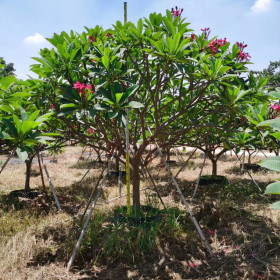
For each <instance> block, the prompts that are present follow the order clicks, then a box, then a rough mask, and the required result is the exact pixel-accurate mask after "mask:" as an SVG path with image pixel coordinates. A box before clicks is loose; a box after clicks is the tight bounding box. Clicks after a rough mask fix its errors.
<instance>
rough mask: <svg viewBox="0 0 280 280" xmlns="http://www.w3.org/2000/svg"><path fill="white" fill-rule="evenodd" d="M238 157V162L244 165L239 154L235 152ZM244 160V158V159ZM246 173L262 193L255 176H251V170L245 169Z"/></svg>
mask: <svg viewBox="0 0 280 280" xmlns="http://www.w3.org/2000/svg"><path fill="white" fill-rule="evenodd" d="M234 153H235V155H236V157H237V158H238V160H239V161H240V163H241V164H242V161H241V159H240V158H239V157H238V154H237V153H236V152H235V151H234ZM243 158H244V157H243ZM245 170H246V172H247V173H248V175H249V177H250V178H251V180H252V181H253V183H254V184H255V185H256V186H257V187H258V189H259V191H262V189H261V188H260V186H259V185H258V183H257V182H256V181H255V180H254V178H253V176H252V175H251V173H250V172H249V170H248V169H247V168H245Z"/></svg>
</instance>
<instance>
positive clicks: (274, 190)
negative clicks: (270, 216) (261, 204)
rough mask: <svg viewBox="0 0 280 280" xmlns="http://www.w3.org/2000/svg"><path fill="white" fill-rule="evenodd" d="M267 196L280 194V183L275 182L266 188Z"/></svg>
mask: <svg viewBox="0 0 280 280" xmlns="http://www.w3.org/2000/svg"><path fill="white" fill-rule="evenodd" d="M265 194H280V182H275V183H272V184H270V185H268V186H267V187H266V190H265Z"/></svg>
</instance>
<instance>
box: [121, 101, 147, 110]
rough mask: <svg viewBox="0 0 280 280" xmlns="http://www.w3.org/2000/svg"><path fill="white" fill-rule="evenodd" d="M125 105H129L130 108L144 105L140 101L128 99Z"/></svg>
mask: <svg viewBox="0 0 280 280" xmlns="http://www.w3.org/2000/svg"><path fill="white" fill-rule="evenodd" d="M125 107H131V108H134V109H137V108H142V107H144V105H143V104H142V103H140V102H136V101H130V102H128V104H127V105H126V106H125Z"/></svg>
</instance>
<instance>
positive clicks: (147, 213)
mask: <svg viewBox="0 0 280 280" xmlns="http://www.w3.org/2000/svg"><path fill="white" fill-rule="evenodd" d="M126 210H127V207H126V206H123V207H121V209H120V208H119V209H117V210H115V212H114V217H115V222H116V223H117V224H124V223H127V224H129V225H130V226H144V227H150V225H151V224H152V223H154V222H159V221H160V220H161V214H160V212H159V210H158V209H156V208H153V207H151V206H145V205H144V206H141V207H140V213H139V214H138V215H137V216H135V215H133V214H131V216H127V214H126Z"/></svg>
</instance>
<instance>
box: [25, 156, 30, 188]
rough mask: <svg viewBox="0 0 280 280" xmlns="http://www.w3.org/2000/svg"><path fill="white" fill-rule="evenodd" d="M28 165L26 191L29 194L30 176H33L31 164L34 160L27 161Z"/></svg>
mask: <svg viewBox="0 0 280 280" xmlns="http://www.w3.org/2000/svg"><path fill="white" fill-rule="evenodd" d="M25 164H26V175H25V187H24V189H25V191H27V192H29V191H30V175H31V164H32V160H30V159H27V160H26V161H25Z"/></svg>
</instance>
